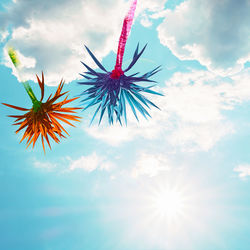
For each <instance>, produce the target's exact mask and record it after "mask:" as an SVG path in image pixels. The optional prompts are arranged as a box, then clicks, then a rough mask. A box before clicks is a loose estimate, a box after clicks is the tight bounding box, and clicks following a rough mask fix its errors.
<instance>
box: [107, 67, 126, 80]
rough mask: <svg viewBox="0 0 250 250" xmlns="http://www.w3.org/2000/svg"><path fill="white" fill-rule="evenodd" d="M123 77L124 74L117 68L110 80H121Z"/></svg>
mask: <svg viewBox="0 0 250 250" xmlns="http://www.w3.org/2000/svg"><path fill="white" fill-rule="evenodd" d="M121 75H124V72H123V71H122V69H121V68H118V67H115V69H114V70H112V73H111V75H110V78H112V79H119V78H120V77H121Z"/></svg>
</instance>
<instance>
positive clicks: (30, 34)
mask: <svg viewBox="0 0 250 250" xmlns="http://www.w3.org/2000/svg"><path fill="white" fill-rule="evenodd" d="M62 10H63V11H62ZM127 10H128V3H125V2H124V1H123V0H108V1H105V3H104V1H101V0H91V1H90V0H86V1H81V0H73V1H60V7H59V6H58V2H53V1H49V0H46V1H43V3H42V4H41V2H40V1H32V4H31V3H30V1H28V0H19V1H18V2H16V3H13V4H12V5H11V6H10V7H9V9H8V12H6V13H4V14H5V15H4V16H3V14H2V18H4V20H5V23H6V24H5V27H3V25H4V23H2V24H1V25H0V26H2V29H4V28H7V25H8V24H12V27H13V28H12V37H11V39H10V40H9V42H8V44H9V45H12V46H13V47H14V48H17V49H18V50H19V51H20V53H21V54H22V55H23V56H25V57H31V58H33V59H34V60H35V61H36V64H35V65H33V67H29V68H27V67H23V68H22V70H21V75H22V78H24V79H32V80H35V74H38V73H40V72H41V71H42V70H44V72H45V74H46V79H47V84H48V85H58V83H59V81H60V80H61V78H64V79H65V80H66V82H69V81H72V80H75V79H77V78H78V76H79V73H81V72H83V71H84V68H83V66H82V65H81V63H80V61H81V60H82V61H85V62H87V63H90V64H91V65H94V64H93V62H92V61H91V59H90V57H89V56H88V55H87V53H86V52H85V49H84V44H86V45H87V46H89V48H90V49H92V50H93V51H94V52H95V54H96V55H97V56H98V57H99V58H103V57H104V56H106V55H107V54H108V53H109V52H110V51H111V50H113V49H116V47H117V44H116V43H117V39H118V37H119V35H120V29H121V24H122V19H123V17H124V16H125V13H126V11H127ZM110 24H112V25H110ZM6 61H7V58H6Z"/></svg>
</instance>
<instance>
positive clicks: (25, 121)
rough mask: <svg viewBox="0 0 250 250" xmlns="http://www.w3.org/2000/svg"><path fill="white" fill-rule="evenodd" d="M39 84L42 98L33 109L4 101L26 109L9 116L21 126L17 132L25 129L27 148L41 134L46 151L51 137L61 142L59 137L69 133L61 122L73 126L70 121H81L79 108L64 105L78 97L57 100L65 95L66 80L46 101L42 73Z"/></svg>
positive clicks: (24, 137)
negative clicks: (23, 112)
mask: <svg viewBox="0 0 250 250" xmlns="http://www.w3.org/2000/svg"><path fill="white" fill-rule="evenodd" d="M37 80H38V84H39V87H40V89H41V99H40V104H39V106H34V103H33V107H32V108H31V109H25V108H20V107H17V106H13V105H10V104H6V103H3V104H4V105H6V106H8V107H10V108H14V109H17V110H20V111H26V113H25V114H23V115H10V116H9V117H13V118H15V119H16V120H15V122H14V124H13V125H17V126H19V128H18V129H17V130H16V133H19V132H20V131H21V130H24V129H25V132H24V134H23V137H22V139H21V141H20V142H22V141H23V140H25V139H26V140H27V148H28V147H29V146H30V145H31V144H33V148H34V146H35V143H36V141H37V139H38V138H39V136H41V141H42V146H43V150H44V152H45V146H44V141H45V140H46V142H47V143H48V145H49V147H50V148H51V146H50V141H49V137H50V138H51V139H53V140H54V141H55V142H57V143H59V142H60V140H59V138H62V137H65V136H64V134H63V132H65V133H66V134H67V135H68V133H67V131H66V130H65V129H64V127H63V126H62V125H61V124H60V122H61V121H62V122H65V123H67V124H69V125H71V126H74V125H73V124H71V123H70V122H69V120H70V121H80V120H79V118H80V117H79V116H76V115H75V113H76V110H77V109H79V108H70V107H63V106H64V105H65V104H67V103H69V102H72V101H74V100H76V99H77V98H72V99H68V96H66V97H64V100H63V101H60V102H56V101H57V100H58V99H59V98H60V97H62V96H64V95H65V94H66V93H67V92H64V93H62V88H63V85H64V82H62V81H61V82H60V84H59V86H58V88H57V91H56V93H55V94H54V96H53V97H52V95H50V96H49V97H48V99H47V101H46V102H44V103H43V102H42V100H43V97H44V76H43V73H42V80H40V79H39V77H38V76H37Z"/></svg>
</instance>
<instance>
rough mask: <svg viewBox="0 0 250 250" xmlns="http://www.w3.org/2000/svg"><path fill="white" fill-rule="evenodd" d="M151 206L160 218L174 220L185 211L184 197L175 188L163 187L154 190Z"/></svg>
mask: <svg viewBox="0 0 250 250" xmlns="http://www.w3.org/2000/svg"><path fill="white" fill-rule="evenodd" d="M152 208H153V210H154V213H155V215H157V216H158V217H160V218H161V219H167V220H168V221H171V220H175V219H176V218H177V217H179V216H181V215H182V214H183V213H184V212H185V197H184V195H183V193H182V192H181V191H179V190H177V189H173V188H172V189H170V188H164V189H162V190H158V191H157V192H155V194H154V197H152Z"/></svg>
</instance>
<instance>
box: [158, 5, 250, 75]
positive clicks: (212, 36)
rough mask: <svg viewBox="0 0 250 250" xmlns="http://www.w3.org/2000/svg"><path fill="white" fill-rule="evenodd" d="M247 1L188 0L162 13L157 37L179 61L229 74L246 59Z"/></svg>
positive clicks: (248, 49)
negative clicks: (194, 61) (199, 64)
mask: <svg viewBox="0 0 250 250" xmlns="http://www.w3.org/2000/svg"><path fill="white" fill-rule="evenodd" d="M249 12H250V2H249V1H248V0H240V1H234V0H223V1H219V2H218V1H216V0H204V1H199V0H188V1H185V2H184V3H182V4H180V5H179V6H178V7H177V8H176V9H175V10H172V11H171V10H167V11H165V12H164V15H165V20H164V21H163V22H162V23H161V24H160V25H159V27H158V34H159V39H160V41H161V43H162V44H164V45H166V46H168V48H169V49H170V50H171V51H172V52H173V54H174V55H176V56H177V57H179V58H180V59H182V60H185V59H187V60H193V59H194V60H198V61H199V62H200V63H201V64H203V65H205V66H207V67H208V68H209V69H210V70H213V71H214V72H217V73H219V74H223V75H225V74H228V73H230V74H232V73H235V72H238V71H240V70H241V69H242V67H243V64H244V63H245V62H246V61H248V60H250V44H249V39H250V25H249V23H250V15H249Z"/></svg>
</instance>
